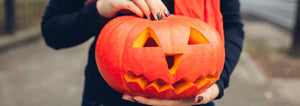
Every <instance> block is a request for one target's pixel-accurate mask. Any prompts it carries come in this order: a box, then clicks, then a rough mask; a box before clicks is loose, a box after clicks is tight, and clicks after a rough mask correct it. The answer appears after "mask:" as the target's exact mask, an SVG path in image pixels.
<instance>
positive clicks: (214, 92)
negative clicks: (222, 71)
mask: <svg viewBox="0 0 300 106" xmlns="http://www.w3.org/2000/svg"><path fill="white" fill-rule="evenodd" d="M218 95H219V88H218V85H217V84H213V85H212V86H211V87H209V88H208V89H206V91H205V92H203V93H201V94H199V95H197V96H196V97H195V98H194V101H195V103H197V104H207V103H208V102H211V101H213V100H214V99H215V98H216V97H217V96H218Z"/></svg>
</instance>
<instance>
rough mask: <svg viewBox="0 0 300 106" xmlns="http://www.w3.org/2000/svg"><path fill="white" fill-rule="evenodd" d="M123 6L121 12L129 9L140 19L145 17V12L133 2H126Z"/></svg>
mask: <svg viewBox="0 0 300 106" xmlns="http://www.w3.org/2000/svg"><path fill="white" fill-rule="evenodd" d="M121 4H122V5H121V6H120V7H121V8H120V10H122V9H128V10H130V11H132V12H133V13H135V14H136V15H137V16H139V17H144V13H143V11H142V10H141V9H140V8H139V7H138V6H137V5H136V4H134V3H133V2H132V1H126V2H124V3H121Z"/></svg>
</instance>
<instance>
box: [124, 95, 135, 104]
mask: <svg viewBox="0 0 300 106" xmlns="http://www.w3.org/2000/svg"><path fill="white" fill-rule="evenodd" d="M122 99H124V100H128V101H131V102H135V101H134V100H133V97H132V96H130V95H126V94H124V95H123V96H122Z"/></svg>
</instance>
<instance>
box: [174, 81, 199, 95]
mask: <svg viewBox="0 0 300 106" xmlns="http://www.w3.org/2000/svg"><path fill="white" fill-rule="evenodd" d="M194 85H195V84H194V83H193V82H191V81H188V80H186V79H181V80H180V81H178V82H176V83H175V84H173V87H174V88H175V90H176V94H180V93H181V92H183V91H184V90H186V89H189V88H190V87H192V86H194Z"/></svg>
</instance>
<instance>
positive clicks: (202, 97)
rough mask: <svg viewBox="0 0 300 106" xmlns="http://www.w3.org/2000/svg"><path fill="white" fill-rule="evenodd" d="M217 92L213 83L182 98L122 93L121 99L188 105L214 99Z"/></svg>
mask: <svg viewBox="0 0 300 106" xmlns="http://www.w3.org/2000/svg"><path fill="white" fill-rule="evenodd" d="M218 94H219V88H218V86H217V84H213V85H212V86H211V87H210V88H208V89H207V90H206V91H205V92H203V93H201V94H199V95H197V96H196V97H195V98H189V99H183V100H167V99H154V98H146V97H142V96H132V95H126V94H124V95H123V97H122V99H124V100H128V101H132V102H138V103H142V104H146V105H155V106H174V105H176V106H190V105H199V104H206V103H208V102H210V101H212V100H214V99H215V98H216V97H217V96H218Z"/></svg>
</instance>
